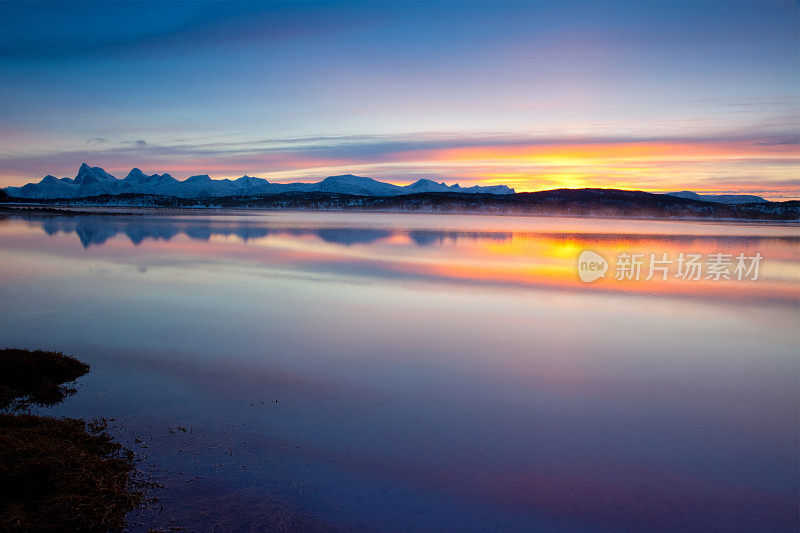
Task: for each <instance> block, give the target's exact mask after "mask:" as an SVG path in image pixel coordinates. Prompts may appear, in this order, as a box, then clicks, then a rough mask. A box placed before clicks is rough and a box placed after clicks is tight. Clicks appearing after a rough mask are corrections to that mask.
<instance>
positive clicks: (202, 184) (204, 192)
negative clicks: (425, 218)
mask: <svg viewBox="0 0 800 533" xmlns="http://www.w3.org/2000/svg"><path fill="white" fill-rule="evenodd" d="M285 192H295V193H297V192H326V193H339V194H352V195H359V196H397V195H403V194H415V193H422V192H458V193H473V194H474V193H486V194H513V193H514V189H511V188H509V187H506V186H505V185H493V186H489V187H481V186H478V185H476V186H474V187H461V186H459V185H458V184H456V185H451V186H447V185H445V184H444V183H436V182H435V181H432V180H426V179H422V180H419V181H417V182H415V183H412V184H411V185H406V186H403V187H401V186H399V185H392V184H391V183H383V182H381V181H377V180H374V179H372V178H365V177H361V176H353V175H351V174H347V175H344V176H331V177H329V178H325V179H324V180H322V181H320V182H318V183H270V182H269V181H267V180H265V179H263V178H253V177H250V176H242V177H241V178H239V179H235V180H229V179H222V180H212V179H211V178H210V177H208V176H207V175H202V176H192V177H191V178H187V179H185V180H183V181H180V180H177V179H175V178H173V177H172V176H170V175H169V174H153V175H151V176H148V175H146V174H145V173H144V172H142V171H141V170H139V169H138V168H134V169H133V170H131V171H130V172H129V173H128V175H127V176H125V178H123V179H118V178H115V177H114V176H112V175H111V174H109V173H108V172H106V171H105V170H103V169H102V168H100V167H90V166H89V165H87V164H86V163H84V164H82V165H81V168H80V169H79V170H78V175H77V176H75V178H74V179H73V178H60V179H59V178H56V177H55V176H45V177H44V179H42V181H40V182H39V183H29V184H27V185H24V186H22V187H7V188H6V193H7V194H8V195H9V196H11V197H15V198H37V199H56V198H58V199H61V198H88V197H90V196H101V195H119V194H148V195H157V196H174V197H176V198H214V197H226V196H264V195H270V194H280V193H285Z"/></svg>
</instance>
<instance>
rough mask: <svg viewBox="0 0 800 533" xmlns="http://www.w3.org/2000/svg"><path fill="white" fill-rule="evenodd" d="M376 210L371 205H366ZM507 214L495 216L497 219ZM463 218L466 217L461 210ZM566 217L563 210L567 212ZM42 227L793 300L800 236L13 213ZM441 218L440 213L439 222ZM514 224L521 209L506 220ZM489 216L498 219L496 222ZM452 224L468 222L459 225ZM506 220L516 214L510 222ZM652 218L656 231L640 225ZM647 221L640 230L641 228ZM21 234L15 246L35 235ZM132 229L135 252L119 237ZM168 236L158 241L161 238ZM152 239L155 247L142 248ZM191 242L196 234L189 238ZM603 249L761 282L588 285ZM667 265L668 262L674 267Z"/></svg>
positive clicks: (741, 230)
mask: <svg viewBox="0 0 800 533" xmlns="http://www.w3.org/2000/svg"><path fill="white" fill-rule="evenodd" d="M372 217H375V215H372ZM495 218H502V217H495ZM466 220H468V219H466ZM565 220H569V219H565ZM8 221H9V222H12V221H18V222H19V221H24V222H25V223H26V224H27V225H28V227H32V228H41V229H42V230H43V231H44V233H45V234H47V235H50V236H57V235H60V234H66V235H75V236H76V237H77V238H78V240H79V241H80V243H81V245H82V246H83V248H84V249H90V248H92V247H103V246H107V247H108V248H110V249H111V250H109V251H107V253H110V254H112V255H113V257H115V258H116V259H117V260H121V261H133V262H135V263H136V265H137V268H138V269H139V270H140V271H142V272H146V271H147V268H148V266H152V264H150V265H148V259H150V258H153V259H154V260H155V264H163V261H164V260H165V257H164V256H163V254H161V253H159V250H163V249H165V248H164V247H165V246H166V247H168V248H169V250H170V254H169V257H168V258H166V259H168V260H169V261H171V262H173V263H174V262H179V261H197V260H202V261H205V262H208V261H219V262H229V261H232V260H235V261H236V262H238V263H239V264H251V265H253V266H257V267H260V268H262V269H270V268H272V269H283V270H285V269H287V268H291V269H292V270H293V271H294V273H295V274H301V273H306V274H314V275H319V274H325V275H335V276H350V277H353V276H355V277H358V278H359V279H364V278H368V279H375V278H379V279H380V278H383V279H386V280H405V281H415V282H436V283H441V284H454V283H455V284H457V283H472V284H476V283H477V284H493V285H505V286H509V287H521V286H522V287H525V286H527V287H535V288H539V289H542V288H547V289H557V290H570V291H594V292H613V293H619V294H653V295H654V294H660V295H670V296H681V297H693V298H700V297H702V298H712V299H724V300H731V301H740V302H746V301H753V300H762V299H767V300H772V301H775V302H780V303H783V304H785V305H792V306H796V305H797V302H798V299H800V268H798V258H799V256H800V236H799V235H798V229H797V227H796V226H794V227H793V226H758V225H754V224H750V225H737V224H727V225H726V224H719V225H717V226H716V227H714V226H711V227H709V226H710V225H709V224H700V225H692V224H682V223H672V224H671V225H670V223H669V222H653V223H647V222H640V223H639V224H637V227H638V228H639V229H638V231H637V232H630V231H629V230H630V227H628V228H622V227H619V226H618V224H619V221H604V220H596V221H591V220H588V221H587V220H579V221H577V223H576V221H575V220H574V219H573V220H572V221H571V222H572V224H573V225H575V227H573V228H571V229H570V230H569V231H564V226H565V225H566V226H569V224H564V223H561V224H559V223H558V222H555V223H554V222H553V221H552V220H542V219H529V222H528V224H527V227H524V226H523V227H521V228H519V229H516V230H515V231H503V230H501V229H495V228H492V229H491V230H489V231H487V230H477V229H475V226H476V225H477V226H478V227H480V226H481V225H483V223H482V221H480V220H479V221H478V222H477V224H476V223H475V222H474V221H472V222H469V221H468V222H467V223H466V224H465V223H464V220H461V221H459V219H458V217H449V218H448V217H441V218H440V219H439V220H437V223H438V224H440V225H443V227H442V229H427V228H419V227H404V226H403V224H407V223H408V222H413V219H409V218H408V217H406V219H403V218H402V216H400V217H397V216H395V217H394V218H392V217H391V216H390V217H388V218H380V217H379V218H377V219H376V218H369V217H359V216H356V217H355V218H354V219H351V220H346V219H345V220H335V219H334V220H333V221H332V220H329V219H325V218H322V219H320V218H318V217H315V216H309V215H304V214H293V215H290V216H287V217H275V216H245V215H228V216H185V215H184V216H173V217H164V216H130V215H115V216H104V215H78V216H54V217H40V216H28V217H25V216H13V217H8ZM443 221H444V222H443ZM513 222H515V223H516V224H517V225H519V223H520V222H519V219H518V218H516V219H514V220H513ZM495 223H496V222H495ZM459 224H461V225H463V226H465V227H459ZM510 225H511V226H513V225H514V224H513V223H512V224H510ZM651 226H652V229H653V233H646V231H647V230H648V228H649V227H651ZM642 231H644V232H642ZM27 239H28V236H26V237H25V239H23V241H22V242H20V243H19V244H20V245H21V246H25V245H26V244H25V243H28V245H30V244H31V243H30V242H29V241H28V240H27ZM120 239H127V240H128V241H129V243H132V244H133V245H134V246H136V247H137V248H140V249H139V250H132V249H129V248H125V247H124V241H122V240H120ZM170 241H171V242H172V243H171V244H169V245H167V244H162V245H159V244H158V242H162V243H167V242H170ZM148 242H151V243H152V244H153V245H154V247H148V246H145V244H147V243H148ZM191 242H196V243H198V245H197V246H192V245H191V244H189V243H191ZM587 249H588V250H592V251H595V252H599V253H601V254H602V255H603V256H604V257H606V258H608V259H609V260H610V261H611V260H613V259H614V258H615V257H616V256H618V255H619V254H621V253H628V254H642V255H643V257H645V258H649V257H650V254H656V256H658V257H662V255H663V254H667V257H668V258H670V259H671V261H672V263H674V262H675V259H676V258H677V257H678V256H679V255H680V254H700V255H702V256H704V257H707V256H709V255H710V254H715V253H725V254H731V255H732V256H736V255H737V254H740V253H743V254H746V255H747V256H752V255H755V254H761V255H762V256H764V260H763V263H762V265H761V267H760V269H759V278H760V279H759V280H758V281H749V280H744V281H735V280H734V281H732V280H725V279H722V280H717V279H714V280H708V279H705V276H701V279H699V280H693V281H686V280H680V279H675V276H674V275H673V274H675V273H676V272H675V271H674V270H673V271H672V272H670V276H668V279H667V280H663V279H660V277H655V279H650V280H647V281H645V280H644V278H646V277H647V271H646V268H647V264H645V270H644V273H643V274H642V276H641V278H642V279H641V280H640V281H638V282H627V281H619V280H615V279H614V271H613V264H612V270H611V272H610V273H609V274H608V275H607V276H606V278H605V279H601V280H599V281H598V282H595V283H591V284H586V283H582V282H580V280H579V279H578V276H577V275H576V259H577V257H578V255H579V254H580V252H581V251H582V250H587ZM674 268H675V267H674V264H673V269H674Z"/></svg>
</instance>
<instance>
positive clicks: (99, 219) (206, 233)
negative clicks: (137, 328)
mask: <svg viewBox="0 0 800 533" xmlns="http://www.w3.org/2000/svg"><path fill="white" fill-rule="evenodd" d="M22 218H24V219H25V220H28V221H31V222H36V223H39V224H41V226H42V229H43V230H44V231H45V232H46V233H47V234H48V235H55V234H57V233H75V234H76V235H78V238H79V239H80V240H81V244H83V246H84V248H88V247H90V246H93V245H95V246H100V245H102V244H104V243H105V242H106V241H107V240H108V239H111V238H113V237H115V236H117V235H119V234H124V235H126V236H127V237H128V238H129V239H130V240H131V242H133V243H134V244H140V243H141V242H143V241H145V240H147V239H151V240H165V241H168V240H170V239H172V238H173V237H175V236H176V235H179V234H184V235H186V236H187V237H189V238H190V239H195V240H202V241H208V240H210V239H211V238H212V237H214V236H222V237H228V236H232V235H233V236H236V237H239V238H240V239H242V240H243V241H248V240H252V239H258V238H263V237H267V236H269V235H276V234H281V235H292V236H307V235H311V236H315V237H318V238H319V239H322V240H323V241H325V242H329V243H333V244H339V245H343V246H351V245H355V244H370V243H373V242H377V241H380V240H382V239H387V238H389V237H392V236H394V235H406V236H408V237H409V238H410V239H411V240H412V241H413V242H414V243H415V244H416V245H417V246H431V245H436V244H439V245H441V244H442V243H443V242H445V241H448V240H449V241H457V240H458V239H471V240H477V239H483V240H495V241H503V240H506V239H510V238H511V235H512V234H511V233H509V232H500V233H498V232H469V231H432V230H414V231H408V232H406V231H396V230H384V229H371V228H313V229H311V228H310V229H304V228H301V229H298V228H277V227H275V228H270V227H267V226H264V225H263V224H229V223H225V222H218V221H200V220H191V221H181V220H170V219H160V220H154V219H130V218H123V217H107V216H91V215H88V216H73V217H53V218H40V217H22Z"/></svg>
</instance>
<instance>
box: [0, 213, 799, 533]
mask: <svg viewBox="0 0 800 533" xmlns="http://www.w3.org/2000/svg"><path fill="white" fill-rule="evenodd" d="M583 250H592V251H594V252H597V253H599V254H600V255H601V256H603V257H604V258H606V259H607V260H608V261H609V262H610V263H611V266H610V267H609V271H608V273H607V274H606V277H605V278H601V279H599V280H597V281H595V282H592V283H585V282H583V281H581V280H580V279H579V276H578V270H577V258H578V256H579V254H580V253H581V251H583ZM622 253H631V254H637V253H641V254H643V257H644V259H645V260H647V259H649V257H650V254H651V253H653V254H656V255H657V257H659V258H661V257H662V254H667V258H668V259H671V260H676V259H677V257H678V256H679V255H680V254H681V253H683V254H700V255H701V256H702V258H703V259H704V260H706V261H707V260H708V257H709V255H710V254H716V253H723V254H730V255H731V256H733V257H734V258H735V256H737V255H738V254H740V253H742V254H744V256H745V257H753V256H755V255H756V254H757V253H758V254H761V256H762V257H763V259H762V260H761V263H760V264H759V272H758V279H757V280H752V279H749V278H748V277H747V276H745V277H744V279H742V280H741V281H740V280H738V279H736V276H735V275H732V276H731V277H732V278H733V279H730V280H725V279H720V280H715V279H713V277H712V279H706V272H705V271H704V272H703V275H702V277H701V279H699V280H684V279H680V278H677V277H675V273H676V272H675V269H676V267H677V265H676V263H673V264H671V265H669V267H668V268H669V271H668V279H667V280H666V281H664V280H662V279H661V275H660V274H656V275H654V276H653V278H652V279H650V280H647V279H645V278H646V277H647V274H648V272H647V264H648V263H647V261H645V264H644V265H643V267H642V276H641V278H640V279H639V280H635V279H632V280H617V279H615V268H614V260H615V259H618V258H619V254H622ZM734 263H735V259H734ZM706 266H707V265H706ZM732 266H733V265H732ZM731 272H733V270H732V268H731ZM751 274H752V273H751ZM0 280H2V283H0V301H2V302H3V305H2V308H0V344H2V345H3V346H25V347H31V348H34V347H35V348H43V349H57V350H63V351H65V352H67V353H70V354H73V355H76V356H77V357H79V358H80V359H82V360H84V361H86V362H88V363H90V364H91V365H92V372H91V373H90V374H89V375H87V376H86V377H84V378H82V379H81V380H80V381H79V384H80V387H79V389H80V392H79V393H78V394H77V395H76V396H74V397H72V398H69V399H68V400H67V401H66V402H65V403H64V404H63V405H61V406H60V407H58V408H56V409H54V410H53V412H54V413H55V414H58V415H70V416H85V417H93V416H103V417H107V418H114V419H116V420H115V431H116V432H117V434H118V436H119V438H120V439H121V440H123V441H124V442H125V443H126V444H128V445H129V446H130V447H132V448H133V449H134V450H137V451H138V452H140V453H142V454H143V455H144V456H145V459H144V462H143V468H144V469H145V471H146V472H148V473H149V474H151V475H153V476H155V477H156V478H157V479H159V480H160V481H161V482H162V483H163V484H164V485H165V487H164V489H162V490H161V491H159V496H160V505H159V506H157V507H156V508H151V509H148V510H146V511H143V512H140V513H136V514H135V516H132V520H133V521H134V523H136V524H139V527H140V528H142V529H147V528H148V527H151V526H153V527H164V526H167V525H171V524H172V523H173V522H171V520H172V521H174V523H175V524H177V525H181V526H185V527H189V528H190V529H192V528H200V529H202V528H204V527H206V528H207V527H210V525H211V524H217V525H218V526H219V527H224V528H225V529H235V528H236V527H239V528H242V529H247V528H249V527H250V526H252V525H259V524H263V523H267V522H269V521H270V520H274V519H275V517H276V516H278V517H281V516H289V517H294V518H295V519H298V520H301V521H302V520H309V521H313V522H309V523H320V524H323V525H327V526H331V527H334V528H344V529H356V530H361V529H367V530H428V531H429V530H458V531H487V530H520V531H523V530H530V529H532V528H536V529H537V530H571V531H574V530H607V529H632V530H643V529H661V530H682V531H685V530H697V531H708V530H730V529H740V530H786V531H795V530H797V528H798V497H799V496H800V494H798V479H799V476H800V473H799V470H800V467H799V466H798V456H800V450H799V449H798V439H799V435H798V419H799V416H800V412H799V410H798V397H799V396H800V386H799V385H798V376H799V375H800V354H799V351H800V333H799V330H800V328H798V325H800V229H798V227H797V226H776V225H757V224H731V223H700V222H685V221H681V222H677V221H675V222H671V221H633V220H632V221H626V220H600V219H568V218H533V217H501V216H495V217H480V216H453V215H421V214H408V215H403V214H375V213H266V214H265V213H261V212H229V213H225V212H223V213H218V214H216V215H213V216H212V215H207V214H204V213H202V212H199V213H190V214H186V213H185V212H184V213H179V214H175V215H171V216H164V215H153V214H149V215H146V216H124V215H115V216H102V215H90V216H78V217H68V216H58V217H49V218H36V217H30V218H28V219H23V218H20V217H10V218H6V219H4V220H2V221H0ZM184 429H185V431H184ZM162 506H163V509H162Z"/></svg>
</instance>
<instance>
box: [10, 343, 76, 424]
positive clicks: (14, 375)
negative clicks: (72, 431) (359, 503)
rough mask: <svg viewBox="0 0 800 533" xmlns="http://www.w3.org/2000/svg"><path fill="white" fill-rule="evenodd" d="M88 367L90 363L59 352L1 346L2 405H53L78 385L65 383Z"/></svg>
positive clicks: (73, 390) (72, 379) (20, 406)
mask: <svg viewBox="0 0 800 533" xmlns="http://www.w3.org/2000/svg"><path fill="white" fill-rule="evenodd" d="M88 371H89V365H87V364H85V363H81V362H80V361H78V360H77V359H75V358H73V357H69V356H68V355H64V354H62V353H59V352H44V351H41V350H35V351H31V350H20V349H6V350H0V409H7V408H11V409H14V410H19V409H25V408H27V407H29V406H30V405H31V404H37V405H54V404H57V403H58V402H60V401H62V400H63V399H64V398H65V397H66V396H68V395H70V394H74V393H75V389H74V388H72V387H68V386H65V385H64V383H68V382H70V381H74V380H76V379H78V378H79V377H81V376H82V375H84V374H85V373H87V372H88Z"/></svg>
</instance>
